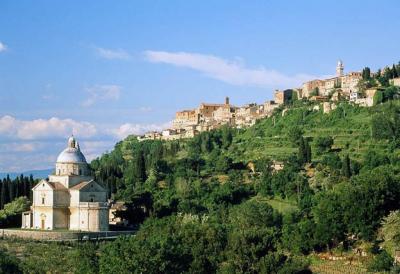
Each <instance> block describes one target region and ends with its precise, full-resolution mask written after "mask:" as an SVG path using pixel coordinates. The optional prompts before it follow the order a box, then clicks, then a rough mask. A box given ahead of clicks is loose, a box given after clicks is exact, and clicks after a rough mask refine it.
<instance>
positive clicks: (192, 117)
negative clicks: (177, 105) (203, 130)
mask: <svg viewBox="0 0 400 274" xmlns="http://www.w3.org/2000/svg"><path fill="white" fill-rule="evenodd" d="M198 123H199V114H198V112H197V111H196V110H183V111H178V112H176V114H175V119H174V120H173V122H172V126H173V127H174V128H184V127H187V126H193V125H197V124H198Z"/></svg>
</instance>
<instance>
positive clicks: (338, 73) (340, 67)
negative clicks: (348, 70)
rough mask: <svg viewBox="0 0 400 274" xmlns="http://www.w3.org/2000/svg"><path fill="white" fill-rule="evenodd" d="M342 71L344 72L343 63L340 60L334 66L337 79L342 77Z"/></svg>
mask: <svg viewBox="0 0 400 274" xmlns="http://www.w3.org/2000/svg"><path fill="white" fill-rule="evenodd" d="M343 70H344V66H343V62H342V60H339V61H338V63H337V66H336V76H337V77H340V76H343Z"/></svg>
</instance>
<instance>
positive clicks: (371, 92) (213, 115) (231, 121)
mask: <svg viewBox="0 0 400 274" xmlns="http://www.w3.org/2000/svg"><path fill="white" fill-rule="evenodd" d="M397 67H398V66H396V67H395V65H393V68H392V69H391V68H390V67H385V68H384V69H383V70H378V71H377V72H375V73H371V72H370V69H369V68H368V67H366V68H364V69H363V71H362V72H360V71H351V72H348V73H344V64H343V62H342V61H341V60H339V61H338V63H337V66H336V75H335V76H334V77H330V78H327V79H315V80H311V81H308V82H305V83H303V85H302V86H301V87H297V88H292V89H286V90H276V91H275V92H274V100H267V101H265V102H264V103H263V104H257V103H250V104H246V105H244V106H239V107H238V106H235V105H232V104H231V103H230V100H229V97H226V98H225V102H224V103H220V104H215V103H201V104H200V105H199V106H198V107H197V108H195V109H188V110H181V111H178V112H176V114H175V119H174V120H173V121H172V128H168V129H164V130H162V131H161V132H157V131H152V132H147V133H146V134H144V135H143V136H138V140H139V141H143V140H177V139H182V138H191V137H194V136H195V135H197V134H199V133H200V132H204V131H209V130H212V129H217V128H219V127H221V126H222V125H229V126H231V127H236V128H244V127H249V126H252V125H254V124H255V123H256V121H257V120H259V119H262V118H264V117H269V116H271V115H272V114H273V112H274V110H275V109H276V108H278V107H284V106H285V105H287V104H290V103H291V102H293V101H295V100H308V101H313V102H316V104H317V105H316V106H315V109H316V110H319V109H322V111H323V113H329V112H330V111H331V110H333V109H335V108H336V106H337V104H338V103H339V102H343V101H347V102H350V103H352V104H355V105H359V106H362V107H371V106H373V105H374V97H376V95H377V93H378V92H379V91H381V90H382V87H381V86H382V83H381V82H380V81H375V80H374V79H376V78H379V77H380V76H381V75H389V82H390V84H391V85H393V86H400V77H399V75H398V74H397V70H398V68H397ZM396 69H397V70H396ZM386 78H387V77H386ZM375 101H376V100H375Z"/></svg>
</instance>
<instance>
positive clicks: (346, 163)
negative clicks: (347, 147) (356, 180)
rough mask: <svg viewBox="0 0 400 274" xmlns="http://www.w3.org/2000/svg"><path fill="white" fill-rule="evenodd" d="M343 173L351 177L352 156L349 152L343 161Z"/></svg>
mask: <svg viewBox="0 0 400 274" xmlns="http://www.w3.org/2000/svg"><path fill="white" fill-rule="evenodd" d="M342 175H343V176H345V177H347V178H350V177H351V169H350V157H349V155H348V154H347V155H346V156H345V157H344V159H343V163H342Z"/></svg>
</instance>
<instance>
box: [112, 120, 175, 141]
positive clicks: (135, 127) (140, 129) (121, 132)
mask: <svg viewBox="0 0 400 274" xmlns="http://www.w3.org/2000/svg"><path fill="white" fill-rule="evenodd" d="M170 126H171V122H168V123H164V124H149V125H144V124H131V123H125V124H123V125H121V126H119V127H118V128H115V129H112V130H111V131H110V133H111V134H112V135H114V136H116V137H117V138H119V139H124V138H125V137H127V136H128V135H131V134H135V135H140V134H143V133H145V132H148V131H161V130H162V129H165V128H168V127H170Z"/></svg>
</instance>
